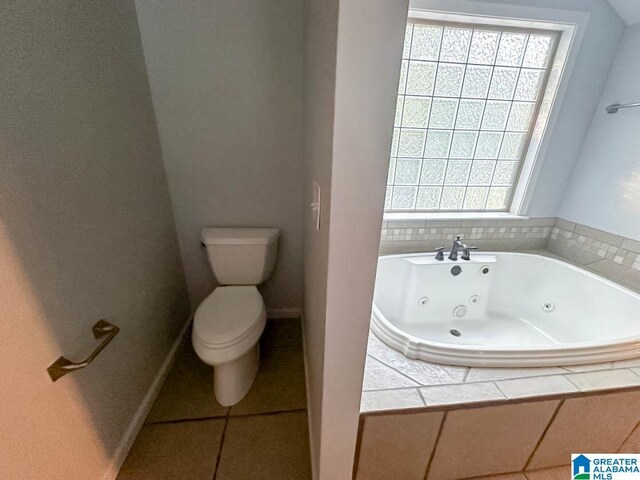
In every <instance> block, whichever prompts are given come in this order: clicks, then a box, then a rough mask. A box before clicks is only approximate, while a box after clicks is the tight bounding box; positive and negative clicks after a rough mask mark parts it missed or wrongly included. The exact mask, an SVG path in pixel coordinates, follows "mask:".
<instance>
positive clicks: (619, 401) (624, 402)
mask: <svg viewBox="0 0 640 480" xmlns="http://www.w3.org/2000/svg"><path fill="white" fill-rule="evenodd" d="M639 420H640V392H624V393H612V394H607V395H598V396H589V397H582V398H570V399H568V400H566V401H565V402H564V404H563V405H562V407H561V408H560V410H559V411H558V415H557V416H556V418H555V419H554V421H553V423H552V424H551V426H550V427H549V430H548V431H547V433H546V435H545V437H544V439H543V440H542V442H541V443H540V446H539V447H538V450H537V451H536V453H535V455H534V456H533V459H532V460H531V463H530V464H529V466H528V467H527V468H528V469H529V470H538V469H542V468H547V467H555V466H558V465H564V464H566V463H567V462H568V461H570V460H571V453H575V452H615V451H616V450H618V448H620V446H621V445H622V443H623V442H624V440H625V439H626V438H627V436H628V435H629V433H630V432H631V431H632V430H633V429H634V428H635V426H636V425H637V423H638V421H639Z"/></svg>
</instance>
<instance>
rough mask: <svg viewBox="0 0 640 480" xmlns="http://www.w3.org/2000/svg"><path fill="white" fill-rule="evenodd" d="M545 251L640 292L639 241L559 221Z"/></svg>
mask: <svg viewBox="0 0 640 480" xmlns="http://www.w3.org/2000/svg"><path fill="white" fill-rule="evenodd" d="M546 249H547V250H549V251H550V252H552V253H555V254H557V255H560V256H562V257H564V258H566V259H568V260H570V261H572V262H573V263H575V264H576V265H578V266H580V267H582V268H584V269H585V270H589V271H591V272H594V273H596V274H598V275H601V276H603V277H605V278H609V279H611V280H613V281H614V282H618V283H620V284H622V285H625V286H627V287H629V288H631V289H633V290H635V291H637V292H640V241H637V240H633V239H630V238H625V237H622V236H620V235H615V234H613V233H609V232H605V231H602V230H597V229H595V228H591V227H587V226H585V225H580V224H577V223H573V222H568V221H566V220H563V219H561V218H559V219H558V220H557V222H556V225H555V226H554V228H553V229H552V231H551V236H550V238H549V242H548V244H547V247H546Z"/></svg>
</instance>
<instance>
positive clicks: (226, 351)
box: [192, 285, 267, 365]
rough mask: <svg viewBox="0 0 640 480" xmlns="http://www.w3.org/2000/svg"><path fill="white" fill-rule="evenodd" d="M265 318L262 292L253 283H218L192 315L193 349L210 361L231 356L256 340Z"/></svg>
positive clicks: (222, 360) (242, 351)
mask: <svg viewBox="0 0 640 480" xmlns="http://www.w3.org/2000/svg"><path fill="white" fill-rule="evenodd" d="M266 318H267V315H266V311H265V307H264V302H263V301H262V296H261V295H260V292H258V289H257V288H256V287H255V286H253V285H251V286H228V287H218V288H216V289H215V290H214V291H213V292H212V293H211V294H210V295H209V296H208V297H207V298H206V299H205V300H204V301H203V302H202V303H201V304H200V306H199V307H198V309H197V310H196V313H195V315H194V320H193V333H192V338H193V345H194V348H195V349H196V353H197V354H198V356H199V357H200V358H201V359H202V360H203V361H205V362H207V363H209V364H211V365H215V364H219V363H224V362H226V361H230V360H233V359H234V358H236V357H239V356H240V355H242V354H244V353H245V352H247V351H248V350H249V349H250V348H252V347H253V346H254V345H255V344H256V342H257V341H258V339H259V338H260V335H261V334H262V331H263V330H264V326H265V323H266Z"/></svg>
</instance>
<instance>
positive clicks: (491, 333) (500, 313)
mask: <svg viewBox="0 0 640 480" xmlns="http://www.w3.org/2000/svg"><path fill="white" fill-rule="evenodd" d="M458 270H459V272H458ZM371 329H372V330H373V332H374V333H375V334H376V335H377V336H378V337H379V338H380V339H381V340H382V341H383V342H385V343H386V344H387V345H389V346H390V347H392V348H394V349H396V350H398V351H400V352H402V353H403V354H404V355H406V356H407V357H409V358H418V359H422V360H427V361H431V362H436V363H444V364H448V365H463V366H483V367H541V366H562V365H577V364H587V363H598V362H607V361H612V360H622V359H627V358H634V357H640V295H638V294H637V293H634V292H633V291H631V290H629V289H626V288H624V287H621V286H620V285H617V284H615V283H613V282H610V281H608V280H605V279H604V278H601V277H599V276H597V275H594V274H592V273H589V272H587V271H585V270H582V269H580V268H577V267H574V266H573V265H570V264H568V263H565V262H562V261H559V260H555V259H552V258H548V257H545V256H541V255H533V254H526V253H484V252H482V253H475V255H472V257H471V260H469V261H465V260H458V261H456V262H452V261H451V260H448V259H447V258H446V257H445V260H443V261H437V260H435V256H434V254H411V255H388V256H383V257H380V259H379V261H378V273H377V278H376V288H375V294H374V298H373V313H372V319H371Z"/></svg>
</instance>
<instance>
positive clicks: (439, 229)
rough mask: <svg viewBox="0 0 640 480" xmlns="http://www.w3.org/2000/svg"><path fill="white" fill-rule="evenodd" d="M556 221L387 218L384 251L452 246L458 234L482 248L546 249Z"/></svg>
mask: <svg viewBox="0 0 640 480" xmlns="http://www.w3.org/2000/svg"><path fill="white" fill-rule="evenodd" d="M555 224H556V219H555V218H521V219H504V220H503V219H491V220H482V219H464V220H427V221H425V220H412V221H396V220H385V221H384V222H383V223H382V232H381V237H380V254H381V255H389V254H393V253H415V252H424V251H432V250H435V249H436V248H438V247H445V249H446V250H449V248H450V246H451V243H452V241H453V239H454V238H455V236H456V235H460V236H462V238H463V240H465V241H466V242H467V243H469V244H470V245H474V246H476V247H478V248H480V249H482V250H495V251H507V250H543V249H544V248H546V246H547V242H548V241H549V237H550V235H551V231H552V230H553V227H554V226H555Z"/></svg>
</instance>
